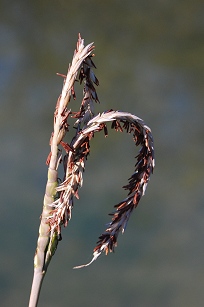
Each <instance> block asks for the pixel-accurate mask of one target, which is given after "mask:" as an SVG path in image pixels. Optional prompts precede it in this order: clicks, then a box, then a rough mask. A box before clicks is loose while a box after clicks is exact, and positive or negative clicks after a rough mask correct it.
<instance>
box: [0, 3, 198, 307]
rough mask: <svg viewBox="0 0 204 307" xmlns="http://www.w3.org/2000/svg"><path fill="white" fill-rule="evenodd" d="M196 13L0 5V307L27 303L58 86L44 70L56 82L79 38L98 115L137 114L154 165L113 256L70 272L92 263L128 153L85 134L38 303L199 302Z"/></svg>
mask: <svg viewBox="0 0 204 307" xmlns="http://www.w3.org/2000/svg"><path fill="white" fill-rule="evenodd" d="M203 16H204V4H203V1H199V0H193V1H190V0H185V1H184V0H176V1H175V0H164V1H161V0H156V1H152V0H146V1H144V0H140V1H139V0H126V1H119V0H108V1H107V0H103V1H92V0H89V1H86V0H83V1H81V0H72V1H70V0H66V1H65V0H58V1H45V0H44V1H42V0H41V1H25V0H24V1H23V0H21V1H12V0H11V1H5V0H1V2H0V41H1V47H0V96H1V99H0V106H1V113H0V116H1V121H0V140H1V150H0V169H1V178H0V181H1V182H0V186H1V214H0V225H1V239H0V246H1V248H0V259H1V261H0V263H1V264H0V297H1V298H0V301H1V306H16V307H22V306H27V304H28V299H29V294H30V287H31V282H32V274H33V254H34V251H35V248H36V240H37V235H38V227H39V216H40V214H41V211H42V202H43V195H44V189H45V184H46V176H47V167H46V165H45V160H46V157H47V154H48V153H49V138H50V134H51V132H52V124H53V112H54V108H55V103H56V100H57V98H58V96H59V94H60V91H61V88H62V78H60V77H58V76H56V74H55V73H56V72H60V73H66V71H67V67H68V63H69V62H70V61H71V59H72V55H73V51H74V49H75V46H76V41H77V36H78V33H79V32H80V33H81V35H82V37H83V38H85V43H86V44H88V43H90V42H92V41H94V43H95V46H96V49H95V54H96V57H95V59H94V60H95V64H96V66H97V70H96V75H97V77H98V79H99V81H100V86H99V88H98V90H97V92H98V95H99V99H100V101H101V103H100V104H98V105H96V109H95V110H96V113H97V112H102V111H103V110H107V109H110V108H113V109H118V110H124V111H128V112H131V113H133V114H136V115H137V116H139V117H141V118H143V119H144V120H145V122H146V124H147V125H148V126H150V127H151V129H152V132H153V136H154V140H155V151H156V168H155V172H154V175H153V176H152V177H151V181H150V184H149V186H148V188H147V191H146V195H145V197H144V198H142V200H141V202H140V205H139V206H138V208H137V209H136V210H135V211H134V213H133V215H132V217H131V219H130V221H129V225H128V227H127V229H126V232H125V234H124V235H123V236H122V235H121V236H120V237H119V244H118V247H117V248H116V252H115V253H114V254H109V255H108V256H104V255H102V256H101V257H100V258H99V259H98V260H97V261H96V262H95V263H93V264H92V265H91V266H90V267H88V268H85V269H81V270H73V269H72V267H73V266H75V265H79V264H82V263H86V262H88V261H89V260H90V259H91V257H92V250H93V248H94V246H95V243H96V241H97V238H98V236H99V235H100V234H101V232H102V231H103V230H104V229H105V224H106V223H107V222H108V221H109V220H110V217H109V216H108V215H107V214H108V213H110V212H111V211H112V208H113V205H114V204H116V203H118V202H119V201H120V200H122V199H123V198H124V197H125V195H126V194H125V191H124V190H123V189H122V188H121V187H122V186H123V185H124V184H126V183H127V179H128V178H129V177H130V175H131V174H132V172H133V170H134V163H135V162H134V157H135V156H136V154H137V150H138V149H137V148H135V146H134V144H133V142H132V140H131V136H128V135H125V134H120V133H115V132H113V131H109V136H108V138H106V139H105V138H104V136H103V135H102V134H101V135H97V137H95V138H94V140H93V142H92V151H91V155H90V157H89V159H88V161H87V165H86V172H85V174H84V186H83V188H82V189H80V200H79V201H75V207H74V210H73V216H72V220H71V221H70V223H69V226H68V228H66V229H63V233H62V235H63V240H62V242H60V244H59V246H58V250H57V252H56V254H55V256H54V258H53V259H52V262H51V264H50V267H49V269H48V273H47V275H46V278H45V280H44V284H43V288H42V292H41V297H40V303H39V306H41V307H48V306H49V307H55V306H58V307H60V306H70V307H78V306H99V307H102V306H107V307H109V306H111V307H123V306H142V307H143V306H144V307H146V306H148V307H149V306H170V307H171V306H179V307H182V306H185V307H191V306H203V301H204V291H203V284H204V245H203V236H204V223H203V218H204V206H203V198H204V189H203V152H204V142H203V137H204V129H203V128H204V124H203V115H204V112H203V98H204V87H203V83H204V73H203V71H204V57H203V54H204V36H203V35H204V18H203ZM81 91H82V88H80V87H77V101H76V102H73V101H72V103H71V105H70V107H71V108H72V110H73V111H76V110H78V108H79V105H80V101H81V97H82V94H81Z"/></svg>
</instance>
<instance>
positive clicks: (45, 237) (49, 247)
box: [29, 35, 94, 307]
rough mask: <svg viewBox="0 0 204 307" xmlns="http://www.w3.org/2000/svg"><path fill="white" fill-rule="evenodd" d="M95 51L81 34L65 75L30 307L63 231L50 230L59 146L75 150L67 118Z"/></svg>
mask: <svg viewBox="0 0 204 307" xmlns="http://www.w3.org/2000/svg"><path fill="white" fill-rule="evenodd" d="M93 48H94V47H93V43H91V44H89V45H87V46H86V47H84V40H83V39H81V37H80V35H79V39H78V42H77V48H76V50H75V52H74V56H73V60H72V64H71V66H70V67H69V69H68V73H67V76H65V77H66V78H65V80H64V85H63V88H62V93H61V95H60V97H59V99H58V101H57V105H56V110H55V113H54V132H53V133H52V136H51V140H50V145H51V153H50V155H49V159H48V164H49V168H48V179H47V185H46V189H45V196H44V203H43V211H42V214H41V222H40V227H39V237H38V241H37V248H36V252H35V257H34V276H33V283H32V288H31V295H30V302H29V307H34V306H37V303H38V299H39V293H40V289H41V285H42V281H43V278H44V276H45V273H46V271H47V268H48V265H49V262H50V260H51V258H52V256H53V254H54V252H55V250H56V248H57V244H58V241H59V239H60V236H59V234H60V232H59V228H60V223H61V222H60V221H59V225H58V227H57V228H56V229H54V230H52V231H50V230H51V229H52V225H51V224H50V222H49V221H50V217H51V216H53V214H54V211H55V205H54V202H55V200H56V198H58V191H57V190H56V187H57V186H58V166H59V163H60V160H61V153H60V151H59V144H62V145H63V147H64V148H65V149H66V150H67V151H68V150H70V149H71V147H70V146H69V145H68V144H66V143H64V142H63V141H62V140H63V138H64V136H65V134H66V131H67V129H68V124H67V119H68V117H69V115H70V113H71V111H68V109H67V105H68V103H69V101H70V99H71V96H72V95H73V96H74V82H75V80H76V78H77V74H78V71H79V70H80V68H81V65H82V63H83V61H84V60H85V59H86V58H87V57H88V56H89V55H90V54H91V52H92V50H93Z"/></svg>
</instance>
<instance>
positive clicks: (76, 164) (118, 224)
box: [29, 35, 155, 307]
mask: <svg viewBox="0 0 204 307" xmlns="http://www.w3.org/2000/svg"><path fill="white" fill-rule="evenodd" d="M93 48H94V47H93V44H89V45H87V46H86V47H84V40H83V39H81V37H80V35H79V39H78V42H77V48H76V50H75V52H74V57H73V60H72V64H71V66H70V67H69V69H68V73H67V76H64V75H61V76H63V77H64V78H65V80H64V85H63V88H62V93H61V95H60V96H59V98H58V101H57V104H56V109H55V113H54V132H53V133H52V135H51V139H50V146H51V152H50V154H49V156H48V159H47V164H48V165H49V167H48V180H47V185H46V190H45V196H44V205H43V212H42V215H41V223H40V228H39V237H38V242H37V249H36V253H35V257H34V277H33V284H32V289H31V296H30V303H29V307H35V306H37V303H38V298H39V293H40V289H41V285H42V281H43V278H44V276H45V273H46V271H47V268H48V265H49V263H50V261H51V258H52V256H53V255H54V253H55V251H56V249H57V245H58V242H59V241H60V240H61V238H62V236H61V226H62V225H64V226H65V227H66V226H67V225H68V222H69V220H70V219H71V212H72V208H73V200H74V197H75V198H77V199H78V198H79V195H78V189H79V187H81V186H82V184H83V172H84V170H85V162H86V159H87V157H88V155H89V152H90V140H91V139H92V137H93V136H94V135H95V133H96V132H100V131H104V133H105V136H107V135H108V129H107V122H111V123H112V124H111V128H112V129H114V130H116V131H120V132H122V131H126V132H127V133H132V136H133V140H134V142H135V145H136V146H138V145H139V146H140V147H141V149H140V151H139V154H138V155H137V156H136V165H135V171H134V173H133V175H132V176H131V177H130V178H129V183H128V184H127V185H126V186H124V188H125V189H126V190H128V195H127V197H126V198H125V199H124V200H123V201H122V202H120V203H119V204H117V205H115V208H116V209H115V211H114V212H113V213H111V214H110V215H111V216H112V221H111V222H110V223H109V225H108V228H107V229H106V230H105V232H104V233H102V235H101V236H100V237H99V240H98V242H97V246H96V247H95V248H94V252H93V259H92V260H91V262H90V263H88V264H86V265H81V266H77V267H75V268H81V267H84V266H88V265H89V264H91V263H92V262H93V261H94V260H96V259H97V258H98V257H99V256H100V254H101V253H102V252H103V251H105V253H106V254H108V252H109V251H110V252H111V251H113V250H114V247H116V245H117V238H118V235H119V233H120V232H122V233H123V232H124V231H125V228H126V225H127V222H128V220H129V217H130V215H131V213H132V211H133V209H134V208H136V207H137V205H138V203H139V201H140V199H141V197H142V196H143V195H144V193H145V190H146V186H147V184H148V182H149V178H150V175H151V174H152V172H153V168H154V165H155V161H154V147H153V137H152V134H151V130H150V128H149V127H148V126H147V125H145V123H144V121H143V120H142V119H140V118H139V117H137V116H135V115H133V114H130V113H127V112H120V111H113V110H109V111H106V112H104V113H102V114H98V115H96V116H95V115H94V103H95V102H96V103H97V102H99V99H98V96H97V93H96V89H95V86H96V85H99V81H98V79H97V78H96V76H95V74H94V72H93V68H96V67H95V65H94V63H93V61H92V57H93V54H91V53H92V50H93ZM59 75H60V74H59ZM77 78H78V80H79V81H80V83H82V82H83V84H84V87H83V99H82V102H81V106H80V109H79V111H77V112H73V111H71V109H70V110H68V108H67V107H68V103H69V102H70V99H71V97H72V96H73V98H74V99H75V98H76V95H75V91H74V83H75V81H76V79H77ZM70 116H71V117H73V118H75V119H76V122H75V128H76V133H75V135H74V136H73V138H72V141H71V143H70V144H67V143H66V142H65V141H64V138H65V136H66V133H67V132H68V126H69V125H68V118H69V117H70ZM60 145H61V146H62V149H61V150H60V149H59V146H60ZM61 162H63V167H64V176H63V178H62V180H60V183H59V182H58V181H59V180H58V179H59V175H58V167H59V164H60V163H61Z"/></svg>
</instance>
